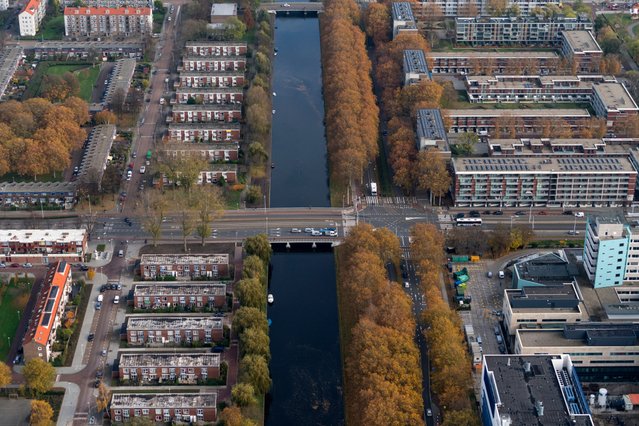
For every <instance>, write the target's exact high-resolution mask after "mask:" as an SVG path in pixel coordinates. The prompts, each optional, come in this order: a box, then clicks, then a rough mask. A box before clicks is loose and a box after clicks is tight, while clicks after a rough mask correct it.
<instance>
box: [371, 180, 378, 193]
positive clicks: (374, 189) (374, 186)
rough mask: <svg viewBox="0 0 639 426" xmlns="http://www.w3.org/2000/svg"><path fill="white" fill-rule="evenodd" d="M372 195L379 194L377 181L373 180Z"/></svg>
mask: <svg viewBox="0 0 639 426" xmlns="http://www.w3.org/2000/svg"><path fill="white" fill-rule="evenodd" d="M371 195H377V184H376V183H375V182H371Z"/></svg>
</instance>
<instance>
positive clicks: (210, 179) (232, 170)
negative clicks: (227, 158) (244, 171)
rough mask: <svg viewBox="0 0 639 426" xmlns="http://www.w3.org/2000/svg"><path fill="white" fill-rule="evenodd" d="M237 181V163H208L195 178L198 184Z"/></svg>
mask: <svg viewBox="0 0 639 426" xmlns="http://www.w3.org/2000/svg"><path fill="white" fill-rule="evenodd" d="M222 181H223V182H226V183H235V182H237V164H209V165H208V167H207V169H206V170H202V171H201V172H200V175H199V176H198V179H197V184H198V185H203V184H214V183H219V182H222Z"/></svg>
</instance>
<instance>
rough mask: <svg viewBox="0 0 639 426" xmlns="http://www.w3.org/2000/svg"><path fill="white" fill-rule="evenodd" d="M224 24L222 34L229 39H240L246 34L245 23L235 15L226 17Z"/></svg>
mask: <svg viewBox="0 0 639 426" xmlns="http://www.w3.org/2000/svg"><path fill="white" fill-rule="evenodd" d="M224 26H225V28H224V34H225V36H226V37H227V38H228V39H229V40H240V39H242V37H244V34H246V24H245V23H244V22H242V21H240V20H239V19H237V18H236V17H232V18H229V19H227V21H226V22H225V23H224Z"/></svg>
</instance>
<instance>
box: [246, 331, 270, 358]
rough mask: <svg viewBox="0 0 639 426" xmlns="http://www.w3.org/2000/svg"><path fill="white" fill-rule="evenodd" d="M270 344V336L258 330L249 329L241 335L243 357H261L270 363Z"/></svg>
mask: <svg viewBox="0 0 639 426" xmlns="http://www.w3.org/2000/svg"><path fill="white" fill-rule="evenodd" d="M270 343H271V340H270V339H269V337H268V334H266V333H265V332H264V330H260V329H258V328H247V329H245V330H244V332H243V333H242V334H241V335H240V348H242V355H259V356H261V357H264V359H266V360H267V361H269V360H270V359H271V350H270V347H269V345H270Z"/></svg>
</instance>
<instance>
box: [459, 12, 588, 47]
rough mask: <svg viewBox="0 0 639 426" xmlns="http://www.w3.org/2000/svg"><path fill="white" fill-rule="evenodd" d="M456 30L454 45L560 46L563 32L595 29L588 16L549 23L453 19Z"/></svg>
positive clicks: (542, 20) (526, 19)
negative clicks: (455, 42) (455, 43)
mask: <svg viewBox="0 0 639 426" xmlns="http://www.w3.org/2000/svg"><path fill="white" fill-rule="evenodd" d="M455 28H456V41H457V43H462V44H470V45H473V46H497V45H506V46H512V45H522V46H535V45H545V46H559V45H560V44H561V33H562V31H575V30H578V31H581V30H587V31H592V30H593V29H594V26H593V24H592V21H591V20H590V18H589V17H588V16H579V17H577V18H565V17H557V18H554V19H550V20H547V19H545V18H537V17H522V18H518V17H496V18H483V17H472V18H456V19H455Z"/></svg>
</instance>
